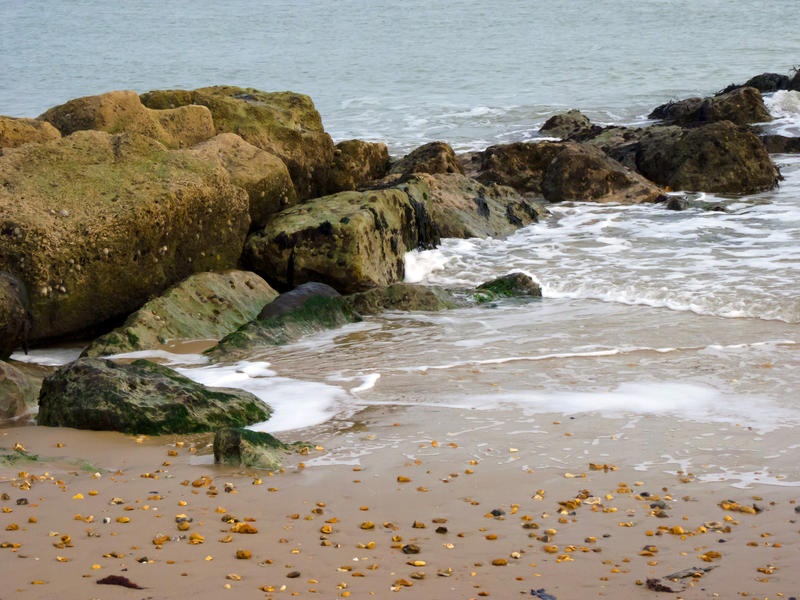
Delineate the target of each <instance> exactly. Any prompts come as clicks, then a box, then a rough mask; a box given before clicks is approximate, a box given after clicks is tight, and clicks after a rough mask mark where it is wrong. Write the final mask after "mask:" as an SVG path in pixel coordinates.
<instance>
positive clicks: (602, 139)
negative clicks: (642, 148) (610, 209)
mask: <svg viewBox="0 0 800 600" xmlns="http://www.w3.org/2000/svg"><path fill="white" fill-rule="evenodd" d="M660 127H667V126H663V125H662V126H660ZM674 129H675V131H680V130H681V129H680V128H679V127H678V126H674ZM644 131H646V130H645V129H642V128H634V127H620V126H616V125H612V126H609V127H597V126H593V127H592V129H590V130H586V131H585V132H583V133H581V134H580V135H578V136H576V137H575V141H578V142H581V143H584V144H590V145H592V146H594V147H595V148H599V149H600V150H602V151H603V152H605V153H606V154H608V155H609V156H610V157H611V158H613V159H614V160H616V161H617V162H618V163H620V164H622V165H623V166H624V167H627V168H628V169H631V170H632V171H635V170H637V168H638V167H637V165H636V153H637V152H638V150H639V139H640V138H641V136H642V134H643V132H644Z"/></svg>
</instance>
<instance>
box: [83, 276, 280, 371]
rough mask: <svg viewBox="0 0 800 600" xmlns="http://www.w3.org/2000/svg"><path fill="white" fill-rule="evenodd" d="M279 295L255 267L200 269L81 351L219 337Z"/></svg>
mask: <svg viewBox="0 0 800 600" xmlns="http://www.w3.org/2000/svg"><path fill="white" fill-rule="evenodd" d="M277 296H278V293H277V292H276V291H275V290H273V289H272V288H271V287H270V286H269V284H267V282H266V281H264V280H263V279H261V277H259V276H258V275H256V274H255V273H250V272H248V271H226V272H224V273H197V274H195V275H192V276H191V277H188V278H186V279H184V280H183V281H181V282H180V283H178V284H176V285H174V286H173V287H171V288H170V289H168V290H167V291H166V292H164V293H163V294H162V295H161V296H159V297H158V298H154V299H153V300H150V301H149V302H147V303H146V304H145V305H144V306H142V307H141V308H140V309H139V310H137V311H136V312H134V313H133V314H131V315H130V316H129V317H128V318H127V319H126V321H125V324H124V325H122V326H121V327H118V328H116V329H114V330H113V331H111V332H109V333H107V334H106V335H103V336H101V337H99V338H98V339H96V340H95V341H94V342H92V343H91V345H90V346H89V347H88V348H87V349H86V350H84V351H83V354H82V356H107V355H109V354H120V353H122V352H132V351H135V350H145V349H151V348H158V347H159V346H160V345H162V344H165V343H166V342H167V341H168V340H170V341H171V340H181V339H183V340H202V339H205V340H209V339H213V340H219V339H220V338H222V337H224V336H226V335H227V334H229V333H231V332H232V331H236V330H237V329H238V328H239V327H241V326H242V325H244V324H245V323H247V322H249V321H251V320H252V319H254V318H255V317H256V315H258V313H259V311H260V310H261V309H262V307H263V306H264V304H267V303H268V302H270V301H272V300H274V299H275V298H276V297H277ZM267 306H269V304H267Z"/></svg>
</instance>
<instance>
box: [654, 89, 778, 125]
mask: <svg viewBox="0 0 800 600" xmlns="http://www.w3.org/2000/svg"><path fill="white" fill-rule="evenodd" d="M648 117H649V118H651V119H661V120H663V121H666V122H667V123H676V124H682V125H687V124H691V123H711V122H715V121H730V122H731V123H734V124H736V125H747V124H748V123H762V122H764V121H771V120H772V117H771V116H770V114H769V111H768V110H767V108H766V107H765V106H764V99H763V98H762V97H761V94H760V93H759V91H758V90H757V89H756V88H753V87H743V88H736V89H734V90H731V91H729V92H727V93H724V94H721V95H719V96H713V97H711V98H688V99H686V100H680V101H678V102H667V103H666V104H662V105H661V106H659V107H657V108H655V109H653V112H651V113H650V114H649V115H648Z"/></svg>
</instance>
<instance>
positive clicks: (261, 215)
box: [186, 133, 297, 229]
mask: <svg viewBox="0 0 800 600" xmlns="http://www.w3.org/2000/svg"><path fill="white" fill-rule="evenodd" d="M186 152H188V153H189V154H191V155H192V156H196V157H198V158H201V159H204V160H210V161H217V162H219V164H220V165H222V166H223V167H224V168H225V169H226V170H227V171H228V173H229V174H230V176H231V182H232V183H233V184H234V185H238V186H239V187H241V188H244V190H245V191H246V192H247V195H248V196H249V197H250V227H251V229H255V228H257V227H263V226H264V225H265V224H266V222H267V217H269V215H271V214H273V213H276V212H279V211H281V210H283V209H284V208H287V207H289V206H292V205H293V204H296V203H297V194H296V193H295V190H294V185H292V178H291V177H290V176H289V170H288V169H287V168H286V165H285V164H284V163H283V161H282V160H281V159H280V158H278V157H277V156H275V155H274V154H270V153H269V152H266V151H264V150H262V149H261V148H257V147H256V146H253V145H252V144H249V143H247V142H245V141H244V140H243V139H242V138H241V137H239V136H238V135H236V134H235V133H220V134H219V135H217V136H215V137H213V138H211V139H210V140H207V141H205V142H203V143H201V144H198V145H197V146H194V147H193V148H190V149H189V150H187V151H186Z"/></svg>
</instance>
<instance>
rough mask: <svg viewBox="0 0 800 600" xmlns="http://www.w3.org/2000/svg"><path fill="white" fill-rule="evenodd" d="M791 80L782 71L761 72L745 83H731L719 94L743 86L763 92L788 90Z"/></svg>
mask: <svg viewBox="0 0 800 600" xmlns="http://www.w3.org/2000/svg"><path fill="white" fill-rule="evenodd" d="M789 82H790V79H789V77H788V76H786V75H781V74H780V73H761V75H756V76H755V77H751V78H750V79H748V80H747V82H746V83H745V84H744V85H736V84H731V85H729V86H728V87H726V88H725V89H724V90H722V91H721V92H719V93H717V96H721V95H722V94H727V93H728V92H731V91H733V90H736V89H739V88H743V87H752V88H756V89H757V90H758V91H759V92H761V93H762V94H769V93H771V92H777V91H778V90H788V89H789Z"/></svg>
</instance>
